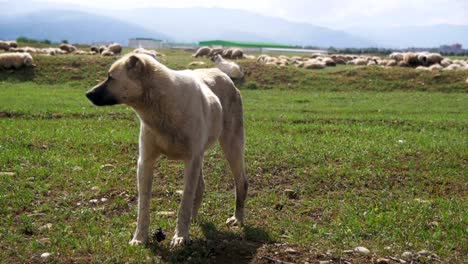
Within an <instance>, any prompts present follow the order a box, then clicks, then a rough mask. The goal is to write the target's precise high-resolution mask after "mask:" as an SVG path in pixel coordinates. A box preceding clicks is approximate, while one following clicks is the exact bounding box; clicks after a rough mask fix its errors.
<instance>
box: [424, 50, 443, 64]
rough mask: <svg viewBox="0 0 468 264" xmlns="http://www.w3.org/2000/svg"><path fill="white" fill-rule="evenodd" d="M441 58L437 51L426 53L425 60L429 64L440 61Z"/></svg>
mask: <svg viewBox="0 0 468 264" xmlns="http://www.w3.org/2000/svg"><path fill="white" fill-rule="evenodd" d="M442 59H443V57H442V55H440V54H439V53H429V55H427V62H428V64H429V65H433V64H438V63H441V62H442Z"/></svg>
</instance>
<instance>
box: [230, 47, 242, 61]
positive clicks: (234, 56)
mask: <svg viewBox="0 0 468 264" xmlns="http://www.w3.org/2000/svg"><path fill="white" fill-rule="evenodd" d="M243 57H244V51H243V50H241V49H233V50H232V53H231V59H242V58H243Z"/></svg>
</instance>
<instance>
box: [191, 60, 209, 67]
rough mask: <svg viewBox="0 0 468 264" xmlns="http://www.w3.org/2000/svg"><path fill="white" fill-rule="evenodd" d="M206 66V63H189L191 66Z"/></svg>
mask: <svg viewBox="0 0 468 264" xmlns="http://www.w3.org/2000/svg"><path fill="white" fill-rule="evenodd" d="M205 64H206V63H204V62H203V61H192V62H191V63H189V66H202V65H205Z"/></svg>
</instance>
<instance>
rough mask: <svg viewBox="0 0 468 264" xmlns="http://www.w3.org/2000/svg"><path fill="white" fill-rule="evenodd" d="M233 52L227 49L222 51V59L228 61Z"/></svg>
mask: <svg viewBox="0 0 468 264" xmlns="http://www.w3.org/2000/svg"><path fill="white" fill-rule="evenodd" d="M233 51H234V49H232V48H231V49H227V50H224V51H223V54H222V55H223V58H225V59H230V58H231V57H232V52H233Z"/></svg>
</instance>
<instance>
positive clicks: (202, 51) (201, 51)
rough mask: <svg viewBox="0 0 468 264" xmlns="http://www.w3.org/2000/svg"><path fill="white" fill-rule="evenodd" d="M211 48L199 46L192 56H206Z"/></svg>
mask: <svg viewBox="0 0 468 264" xmlns="http://www.w3.org/2000/svg"><path fill="white" fill-rule="evenodd" d="M210 52H211V48H209V47H201V48H199V49H198V50H197V52H195V54H193V55H192V57H195V58H198V57H206V56H208V54H210Z"/></svg>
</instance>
